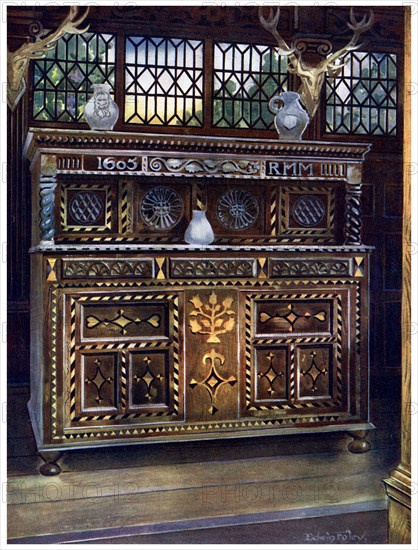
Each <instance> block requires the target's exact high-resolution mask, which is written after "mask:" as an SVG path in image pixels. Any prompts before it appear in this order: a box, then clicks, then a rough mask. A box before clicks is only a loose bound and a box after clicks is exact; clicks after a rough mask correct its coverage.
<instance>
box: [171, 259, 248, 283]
mask: <svg viewBox="0 0 418 550" xmlns="http://www.w3.org/2000/svg"><path fill="white" fill-rule="evenodd" d="M254 271H255V260H235V259H225V260H221V259H202V260H200V259H191V260H188V259H183V258H181V259H172V260H170V276H171V277H173V278H185V279H188V278H192V277H253V276H254Z"/></svg>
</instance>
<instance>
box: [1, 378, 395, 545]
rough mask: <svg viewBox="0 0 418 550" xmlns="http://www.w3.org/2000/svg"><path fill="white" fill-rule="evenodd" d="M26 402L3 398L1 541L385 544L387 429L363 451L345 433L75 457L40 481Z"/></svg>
mask: <svg viewBox="0 0 418 550" xmlns="http://www.w3.org/2000/svg"><path fill="white" fill-rule="evenodd" d="M27 400H28V392H27V389H26V388H23V389H17V390H16V389H15V390H13V391H12V392H11V393H10V395H9V409H8V418H9V447H8V453H9V461H8V470H9V482H8V539H9V542H10V543H56V542H91V543H98V542H100V543H132V544H141V543H144V544H145V543H147V544H150V543H164V542H165V543H173V544H174V543H176V544H181V543H196V542H201V543H215V542H218V543H222V542H228V543H244V542H245V543H250V544H251V543H263V544H268V543H276V544H279V543H299V544H301V543H312V544H314V543H320V544H324V543H327V542H333V543H346V544H347V543H350V544H355V543H363V544H364V543H385V542H386V496H385V490H384V486H383V483H382V481H381V480H382V479H383V478H385V477H387V474H388V472H389V470H390V469H391V468H392V467H393V466H394V465H395V464H396V462H397V458H398V456H397V448H398V439H397V436H396V433H397V430H396V429H392V430H390V429H386V428H385V429H380V430H379V429H378V430H376V431H375V432H374V433H373V434H372V437H371V440H372V450H371V451H370V452H369V453H367V454H363V455H355V454H351V453H349V452H348V451H346V445H347V443H348V441H349V439H348V438H347V437H346V436H345V435H344V434H325V435H315V436H313V435H312V436H311V435H309V436H303V437H301V436H283V437H263V438H257V439H254V438H253V439H250V440H248V439H237V440H229V441H227V442H226V441H222V440H213V441H209V442H192V443H168V444H167V443H166V444H153V445H137V446H134V447H126V446H125V447H118V448H115V447H114V448H108V449H99V450H94V451H93V450H79V451H72V452H68V453H66V454H65V455H64V457H63V458H62V459H61V462H60V464H61V467H62V470H63V472H62V474H61V475H60V476H57V477H54V478H46V477H43V476H40V475H39V474H38V472H37V468H38V467H39V465H40V464H41V460H40V459H39V458H38V457H37V455H36V449H35V443H34V440H33V436H32V432H31V429H30V424H29V418H28V415H27V412H26V402H27ZM387 412H388V411H387V410H385V405H384V404H382V406H381V410H379V409H378V407H377V408H376V410H375V422H376V421H377V423H378V424H379V418H381V419H383V418H387ZM392 413H393V411H392ZM379 415H380V416H379ZM395 416H396V415H395ZM395 416H393V414H392V418H395ZM394 423H395V424H396V420H394ZM395 424H394V427H395ZM382 425H383V422H382ZM318 537H322V538H320V539H318ZM324 537H325V538H324ZM332 537H334V539H332ZM350 537H351V538H350ZM331 539H332V540H331ZM349 539H350V540H349Z"/></svg>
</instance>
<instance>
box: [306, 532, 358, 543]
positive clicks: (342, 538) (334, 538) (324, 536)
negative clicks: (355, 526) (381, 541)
mask: <svg viewBox="0 0 418 550" xmlns="http://www.w3.org/2000/svg"><path fill="white" fill-rule="evenodd" d="M305 542H311V543H316V544H318V543H321V542H322V543H324V544H332V543H337V544H338V543H343V544H347V543H360V542H363V543H365V542H366V534H363V535H356V534H355V533H353V532H352V531H350V529H346V530H345V531H338V532H336V533H328V531H325V533H319V532H317V533H305Z"/></svg>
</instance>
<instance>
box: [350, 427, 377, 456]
mask: <svg viewBox="0 0 418 550" xmlns="http://www.w3.org/2000/svg"><path fill="white" fill-rule="evenodd" d="M368 433H369V430H359V431H358V432H347V435H349V436H350V437H352V438H353V440H352V441H350V443H349V444H348V445H347V449H348V450H349V451H350V453H356V454H360V453H367V451H370V448H371V445H370V443H369V442H368V441H367V439H366V437H367V435H368Z"/></svg>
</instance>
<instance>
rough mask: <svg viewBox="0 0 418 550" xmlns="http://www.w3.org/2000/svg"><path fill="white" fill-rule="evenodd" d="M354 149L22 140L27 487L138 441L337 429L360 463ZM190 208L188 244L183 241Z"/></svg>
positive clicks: (364, 319) (361, 299)
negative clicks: (34, 460) (193, 228)
mask: <svg viewBox="0 0 418 550" xmlns="http://www.w3.org/2000/svg"><path fill="white" fill-rule="evenodd" d="M368 148H369V146H368V145H364V144H353V143H351V144H346V143H338V144H337V143H325V142H307V141H303V142H293V143H291V142H289V143H283V142H281V141H277V140H246V139H226V138H210V137H199V136H173V135H161V136H158V135H141V134H128V133H117V132H107V133H102V134H100V133H95V132H92V131H73V130H68V131H67V130H42V129H32V130H31V132H30V133H29V136H28V140H27V143H26V155H27V157H28V158H29V159H30V161H31V173H32V184H33V185H32V188H33V212H34V213H37V212H39V217H38V216H37V215H34V216H33V217H34V220H33V231H32V233H33V243H32V249H31V261H32V285H31V293H32V305H31V319H32V324H31V400H30V403H29V409H30V414H31V419H32V424H33V428H34V432H35V435H36V440H37V445H38V449H39V452H40V453H41V455H42V456H43V458H44V459H45V461H46V463H45V464H44V465H43V466H42V468H41V472H42V473H44V474H45V475H53V474H56V473H59V471H60V469H59V466H58V465H57V463H56V460H57V457H58V453H60V452H62V451H64V450H67V449H76V448H79V447H86V446H90V447H95V446H97V447H99V446H103V445H114V444H131V443H133V444H134V443H141V442H151V441H169V440H170V441H173V440H186V439H206V438H215V437H222V438H228V437H244V436H245V437H248V436H260V435H267V434H268V435H276V434H277V435H280V434H293V433H306V432H315V431H316V432H318V431H320V432H322V431H347V432H349V433H350V434H351V436H352V438H353V439H352V440H350V441H351V442H350V444H349V449H350V450H351V451H353V452H364V451H367V450H368V448H369V444H368V442H367V441H366V439H365V437H366V434H367V430H368V429H369V428H371V427H373V426H372V425H371V424H370V422H369V416H368V286H369V284H368V273H369V254H370V249H369V248H368V247H367V246H364V245H363V244H362V241H361V208H360V206H361V170H362V163H363V161H364V157H365V154H366V153H367V151H368ZM196 209H197V210H202V209H203V210H206V211H207V218H208V220H209V222H210V224H211V225H212V228H213V230H214V233H215V235H216V240H215V242H214V243H213V244H211V245H208V246H205V247H199V246H193V245H188V244H185V242H184V233H185V230H186V228H187V226H188V224H189V222H190V219H191V216H192V211H193V210H196Z"/></svg>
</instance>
